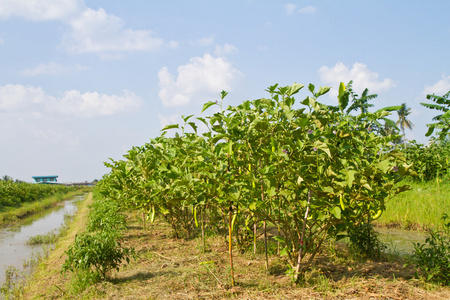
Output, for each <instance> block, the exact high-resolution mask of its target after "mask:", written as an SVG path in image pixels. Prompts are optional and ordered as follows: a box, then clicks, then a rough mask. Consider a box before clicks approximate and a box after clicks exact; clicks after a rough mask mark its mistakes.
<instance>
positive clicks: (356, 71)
mask: <svg viewBox="0 0 450 300" xmlns="http://www.w3.org/2000/svg"><path fill="white" fill-rule="evenodd" d="M318 73H319V76H320V80H321V81H322V82H323V83H324V84H326V85H329V86H332V87H337V86H339V83H340V82H344V83H345V84H347V83H348V82H349V81H350V80H353V89H354V91H355V92H356V93H361V92H362V91H363V90H364V89H366V88H368V89H369V92H371V93H377V92H380V91H386V90H389V89H390V88H392V87H394V86H395V83H394V81H392V80H391V79H389V78H385V79H384V80H382V81H380V79H379V75H378V73H376V72H373V71H371V70H369V69H368V68H367V66H366V65H365V64H362V63H355V64H353V67H352V68H351V69H349V67H347V66H346V65H344V64H343V63H341V62H338V63H337V64H336V65H335V66H333V67H331V68H330V67H327V66H323V67H321V68H320V69H319V72H318ZM336 95H337V90H336V89H333V90H332V93H330V96H336Z"/></svg>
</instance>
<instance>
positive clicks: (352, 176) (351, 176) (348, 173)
mask: <svg viewBox="0 0 450 300" xmlns="http://www.w3.org/2000/svg"><path fill="white" fill-rule="evenodd" d="M355 173H356V171H355V170H347V171H346V172H345V177H346V179H347V185H348V187H349V188H351V187H352V185H353V181H354V180H355Z"/></svg>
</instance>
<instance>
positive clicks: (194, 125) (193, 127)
mask: <svg viewBox="0 0 450 300" xmlns="http://www.w3.org/2000/svg"><path fill="white" fill-rule="evenodd" d="M188 124H189V125H190V126H191V127H192V129H194V131H195V133H197V128H198V127H197V125H196V124H195V123H194V122H189V123H188Z"/></svg>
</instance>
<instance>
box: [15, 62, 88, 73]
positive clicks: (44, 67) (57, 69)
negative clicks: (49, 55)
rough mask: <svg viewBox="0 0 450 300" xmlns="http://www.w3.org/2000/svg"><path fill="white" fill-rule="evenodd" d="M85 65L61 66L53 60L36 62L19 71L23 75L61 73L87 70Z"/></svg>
mask: <svg viewBox="0 0 450 300" xmlns="http://www.w3.org/2000/svg"><path fill="white" fill-rule="evenodd" d="M87 69H88V68H87V67H85V66H80V65H75V66H69V67H66V66H62V65H60V64H58V63H55V62H49V63H48V64H38V65H37V66H35V67H34V68H30V69H26V70H23V71H22V72H21V74H22V75H25V76H36V75H61V74H64V73H68V72H70V71H72V70H87Z"/></svg>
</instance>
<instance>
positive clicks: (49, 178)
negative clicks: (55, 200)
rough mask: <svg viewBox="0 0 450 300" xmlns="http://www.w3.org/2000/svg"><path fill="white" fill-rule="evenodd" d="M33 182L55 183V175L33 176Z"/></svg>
mask: <svg viewBox="0 0 450 300" xmlns="http://www.w3.org/2000/svg"><path fill="white" fill-rule="evenodd" d="M32 178H33V179H34V182H35V183H56V178H58V176H57V175H52V176H33V177H32Z"/></svg>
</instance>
